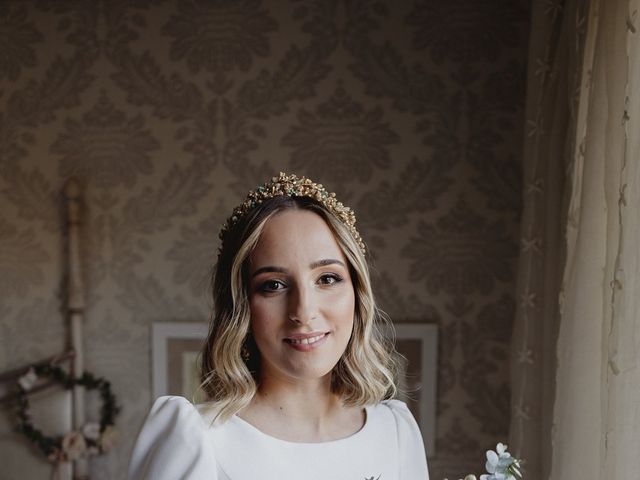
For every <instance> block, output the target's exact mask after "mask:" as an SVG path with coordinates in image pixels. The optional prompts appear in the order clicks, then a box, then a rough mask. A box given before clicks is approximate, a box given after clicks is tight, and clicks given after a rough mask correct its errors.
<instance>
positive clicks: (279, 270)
mask: <svg viewBox="0 0 640 480" xmlns="http://www.w3.org/2000/svg"><path fill="white" fill-rule="evenodd" d="M265 272H269V273H289V270H287V269H286V268H282V267H275V266H273V265H267V266H266V267H260V268H259V269H257V270H256V271H255V272H253V275H251V278H254V277H257V276H258V275H260V274H261V273H265Z"/></svg>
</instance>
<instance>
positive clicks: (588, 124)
mask: <svg viewBox="0 0 640 480" xmlns="http://www.w3.org/2000/svg"><path fill="white" fill-rule="evenodd" d="M533 6H534V17H533V19H532V34H531V43H530V61H529V67H530V68H529V85H528V91H527V107H526V112H527V113H526V115H527V125H528V128H529V131H528V133H529V135H528V137H527V141H526V143H525V150H524V161H525V193H524V195H525V202H524V210H523V220H522V238H521V247H522V248H521V254H520V264H519V267H520V271H519V278H518V294H519V298H520V302H519V305H518V310H517V316H516V323H515V329H514V337H513V352H512V376H513V390H512V391H513V394H512V427H511V435H510V437H511V438H510V441H511V443H512V449H513V451H514V452H515V453H516V454H517V455H518V456H521V457H522V458H525V459H526V460H527V465H526V477H525V478H528V479H532V480H533V479H550V480H574V479H575V480H578V479H579V480H600V479H625V480H626V479H632V478H640V473H639V472H638V470H639V468H638V452H640V368H639V367H640V315H639V314H638V312H639V311H640V277H639V276H640V249H639V248H638V244H640V215H639V214H638V208H639V207H640V168H639V164H640V33H639V32H638V29H639V28H640V19H639V18H638V17H639V16H640V14H639V13H638V11H639V10H640V0H606V1H604V0H591V1H582V2H581V1H566V2H552V1H550V2H533ZM536 66H538V68H537V69H536ZM563 199H564V200H563ZM559 279H561V282H559Z"/></svg>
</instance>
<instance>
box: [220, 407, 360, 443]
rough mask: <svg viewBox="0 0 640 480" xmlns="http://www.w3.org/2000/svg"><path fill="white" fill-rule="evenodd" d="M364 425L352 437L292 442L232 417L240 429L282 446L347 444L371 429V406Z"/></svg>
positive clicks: (235, 416)
mask: <svg viewBox="0 0 640 480" xmlns="http://www.w3.org/2000/svg"><path fill="white" fill-rule="evenodd" d="M364 412H365V413H364V424H363V425H362V427H361V428H360V429H359V430H357V431H355V432H353V433H352V434H350V435H347V436H346V437H342V438H336V439H335V440H326V441H323V442H293V441H291V440H284V439H282V438H278V437H274V436H273V435H269V434H268V433H265V432H263V431H262V430H260V429H259V428H258V427H256V426H255V425H253V424H251V423H249V422H248V421H246V420H244V419H243V418H240V417H239V416H238V415H237V414H236V415H234V416H233V417H231V421H232V422H234V423H236V425H238V426H239V427H240V428H242V429H243V430H248V431H251V432H253V433H255V434H257V435H259V436H260V437H262V438H264V439H266V440H269V441H271V442H276V443H280V444H287V445H315V446H318V445H335V444H338V443H341V442H345V441H347V440H349V441H350V440H354V439H356V438H358V437H360V436H362V435H364V434H365V432H366V430H368V429H369V428H370V424H371V407H370V406H369V405H367V406H365V407H364Z"/></svg>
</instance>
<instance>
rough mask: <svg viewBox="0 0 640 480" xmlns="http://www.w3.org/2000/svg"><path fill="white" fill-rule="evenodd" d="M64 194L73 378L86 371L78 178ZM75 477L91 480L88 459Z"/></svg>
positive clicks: (78, 419) (80, 392)
mask: <svg viewBox="0 0 640 480" xmlns="http://www.w3.org/2000/svg"><path fill="white" fill-rule="evenodd" d="M64 195H65V197H66V200H67V225H68V231H67V235H68V239H69V243H68V248H69V251H68V252H67V255H68V261H69V277H68V282H69V283H68V299H67V308H68V309H69V321H70V326H71V348H72V349H73V351H74V352H75V357H74V358H73V362H72V367H71V374H72V375H73V376H74V377H78V376H80V375H82V373H83V372H84V345H83V335H82V324H83V314H84V308H85V303H84V284H83V281H82V264H81V258H80V239H79V229H80V196H81V191H80V184H79V183H78V181H77V180H76V179H75V178H70V179H69V180H68V181H67V184H66V185H65V188H64ZM84 400H85V399H84V387H81V386H75V387H74V389H73V402H72V404H73V405H72V409H73V411H72V413H73V417H72V418H73V428H74V430H81V429H82V426H83V425H84V424H85V408H84V406H85V402H84ZM73 478H74V479H78V480H79V479H88V478H89V465H88V461H87V459H86V457H85V458H82V459H80V460H77V461H76V462H74V468H73Z"/></svg>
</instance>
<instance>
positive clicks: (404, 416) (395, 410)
mask: <svg viewBox="0 0 640 480" xmlns="http://www.w3.org/2000/svg"><path fill="white" fill-rule="evenodd" d="M373 411H374V412H378V413H380V414H386V415H392V416H393V418H394V419H395V420H396V422H399V423H410V424H411V423H413V424H415V419H414V418H413V414H412V413H411V410H409V407H408V406H407V404H406V403H405V402H403V401H402V400H397V399H391V400H383V401H381V402H380V403H378V404H377V405H375V406H374V407H373Z"/></svg>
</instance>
